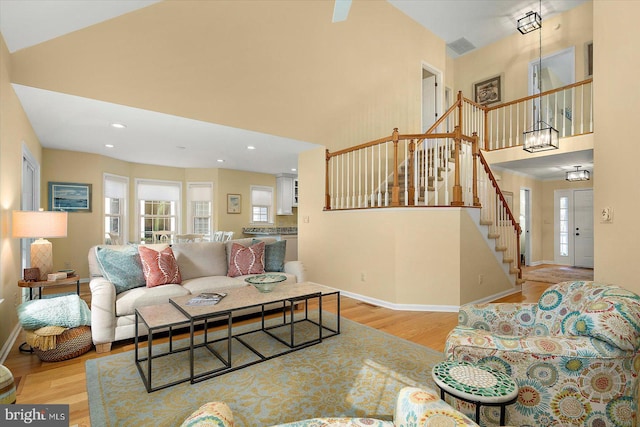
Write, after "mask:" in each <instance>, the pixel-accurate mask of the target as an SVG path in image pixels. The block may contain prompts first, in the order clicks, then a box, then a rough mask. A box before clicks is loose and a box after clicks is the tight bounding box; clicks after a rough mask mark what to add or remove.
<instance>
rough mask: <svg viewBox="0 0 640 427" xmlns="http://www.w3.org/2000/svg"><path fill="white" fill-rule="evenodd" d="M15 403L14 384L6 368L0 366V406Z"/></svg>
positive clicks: (11, 375)
mask: <svg viewBox="0 0 640 427" xmlns="http://www.w3.org/2000/svg"><path fill="white" fill-rule="evenodd" d="M10 403H16V383H15V381H14V379H13V374H12V373H11V371H10V370H9V368H7V367H6V366H3V365H0V405H7V404H10Z"/></svg>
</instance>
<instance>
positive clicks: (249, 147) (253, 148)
mask: <svg viewBox="0 0 640 427" xmlns="http://www.w3.org/2000/svg"><path fill="white" fill-rule="evenodd" d="M255 149H256V147H254V146H253V145H247V150H255Z"/></svg>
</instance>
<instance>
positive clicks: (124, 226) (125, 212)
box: [102, 173, 129, 244]
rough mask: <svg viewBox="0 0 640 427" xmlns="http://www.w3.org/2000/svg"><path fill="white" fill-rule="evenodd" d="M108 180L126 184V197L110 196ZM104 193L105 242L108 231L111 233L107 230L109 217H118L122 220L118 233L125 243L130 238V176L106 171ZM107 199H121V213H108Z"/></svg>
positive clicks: (103, 181) (103, 231)
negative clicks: (108, 194)
mask: <svg viewBox="0 0 640 427" xmlns="http://www.w3.org/2000/svg"><path fill="white" fill-rule="evenodd" d="M108 181H113V182H116V183H118V184H122V185H123V186H124V197H122V198H114V197H108V196H107V182H108ZM102 185H103V187H102V189H103V191H102V195H103V204H104V206H103V208H102V214H103V219H104V221H103V223H102V225H103V230H102V235H103V237H104V243H105V244H106V243H107V233H109V232H110V231H107V226H106V225H107V218H114V217H116V218H118V219H119V222H120V224H119V225H120V232H119V233H118V235H119V236H120V243H121V244H124V243H125V242H127V241H128V240H129V239H128V236H129V234H128V231H129V228H128V226H129V209H128V200H129V177H127V176H121V175H115V174H111V173H105V174H104V175H103V179H102ZM107 199H114V200H120V214H119V215H113V214H108V213H107V206H108V205H107V203H108V202H107Z"/></svg>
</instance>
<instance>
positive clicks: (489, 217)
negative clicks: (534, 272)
mask: <svg viewBox="0 0 640 427" xmlns="http://www.w3.org/2000/svg"><path fill="white" fill-rule="evenodd" d="M478 160H479V162H480V164H481V165H482V168H481V170H480V171H479V172H480V173H479V176H478V182H477V184H478V186H479V191H478V193H479V197H480V204H481V205H482V209H481V210H480V224H481V225H486V226H488V227H489V238H491V239H495V240H496V251H500V252H503V256H502V261H503V262H505V263H507V264H509V272H510V273H512V274H516V275H517V277H518V278H519V279H522V268H521V267H522V266H521V265H520V233H522V229H521V228H520V224H519V223H518V222H517V221H516V219H515V217H514V216H513V212H511V208H510V207H509V204H508V203H507V200H506V198H505V197H504V194H503V193H502V190H501V189H500V186H499V185H498V181H497V180H496V178H495V177H494V176H493V173H492V172H491V168H490V167H489V164H488V163H487V161H486V159H485V158H484V156H483V155H482V152H480V151H478Z"/></svg>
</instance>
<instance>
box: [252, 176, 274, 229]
mask: <svg viewBox="0 0 640 427" xmlns="http://www.w3.org/2000/svg"><path fill="white" fill-rule="evenodd" d="M251 223H252V224H273V187H263V186H257V185H252V186H251Z"/></svg>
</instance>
